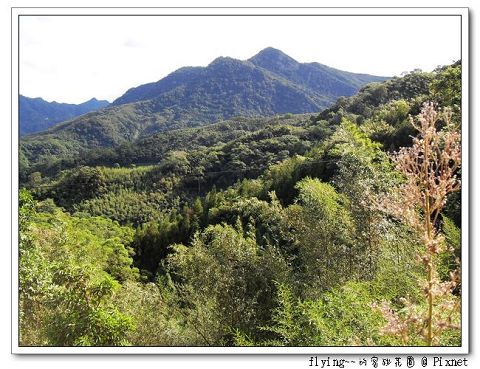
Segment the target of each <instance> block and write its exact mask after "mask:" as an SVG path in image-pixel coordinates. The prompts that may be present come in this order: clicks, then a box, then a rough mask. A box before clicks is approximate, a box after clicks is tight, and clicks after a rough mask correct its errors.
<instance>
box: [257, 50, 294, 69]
mask: <svg viewBox="0 0 480 369" xmlns="http://www.w3.org/2000/svg"><path fill="white" fill-rule="evenodd" d="M249 61H250V62H252V63H253V64H255V65H258V66H260V67H263V68H267V69H269V67H276V68H278V67H282V68H292V67H296V66H298V64H299V63H298V62H297V61H296V60H295V59H293V58H292V57H290V56H288V55H287V54H285V53H284V52H283V51H281V50H278V49H275V48H273V47H267V48H265V49H263V50H262V51H260V52H259V53H258V54H256V55H255V56H253V57H251V58H250V59H249Z"/></svg>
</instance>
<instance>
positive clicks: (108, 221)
mask: <svg viewBox="0 0 480 369" xmlns="http://www.w3.org/2000/svg"><path fill="white" fill-rule="evenodd" d="M287 61H288V60H287ZM220 62H222V61H220ZM252 62H255V63H257V64H258V65H261V64H262V63H266V61H265V60H262V58H261V57H257V58H256V60H254V61H252ZM262 65H263V64H262ZM274 67H275V65H271V66H270V68H274ZM312 68H318V66H312ZM187 72H188V73H194V71H185V73H187ZM460 76H461V64H460V63H459V62H457V63H455V64H453V65H450V66H445V67H442V68H438V69H437V70H435V71H433V72H431V73H426V72H418V71H417V72H412V73H409V74H407V75H405V76H403V77H396V78H392V79H390V80H387V81H384V82H375V83H371V84H368V85H366V86H364V87H362V88H361V89H360V90H359V91H358V93H357V94H355V95H353V96H351V97H342V98H340V99H338V100H337V102H336V103H335V104H334V105H333V106H331V107H330V108H327V109H325V110H323V111H321V112H317V113H315V114H291V113H286V114H276V115H272V116H269V117H238V118H232V119H228V120H224V119H221V120H220V121H219V122H217V123H215V124H211V125H208V126H205V127H179V128H178V129H176V130H171V131H166V132H156V133H153V134H151V135H149V136H146V137H143V138H139V139H138V140H134V141H131V142H121V143H119V144H117V145H113V146H111V147H95V148H89V149H85V150H80V151H77V149H74V151H72V152H71V154H70V155H63V154H62V155H60V156H58V157H57V156H55V152H56V151H55V150H56V148H55V145H56V144H53V143H52V142H50V141H48V140H45V141H42V142H40V141H38V142H36V143H35V145H33V143H32V141H24V142H22V146H21V151H20V165H21V172H20V180H21V190H20V204H19V206H20V208H19V209H20V213H19V223H20V225H19V226H20V244H19V253H20V254H19V255H20V259H19V260H20V269H19V274H20V275H19V277H20V286H19V288H20V290H19V294H20V295H19V296H20V345H25V346H38V345H41V346H42V345H58V346H64V345H67V346H68V345H96V346H97V345H98V346H112V345H136V346H183V345H187V346H223V345H225V346H233V345H240V346H252V345H255V346H352V345H363V346H365V345H368V346H372V345H379V346H390V345H408V346H411V345H429V346H430V345H442V346H458V345H460V343H461V334H462V332H461V330H460V329H459V325H460V318H461V316H460V309H459V306H460V302H461V294H462V291H461V281H460V280H459V272H458V271H459V268H460V264H461V260H460V257H461V252H460V247H461V245H460V232H461V223H462V220H461V216H460V209H461V204H460V193H459V191H458V190H459V186H460V178H461V163H460V151H459V150H460V114H461V110H460V103H461V89H460ZM312 83H313V82H312ZM137 92H138V91H137ZM145 93H146V92H145ZM119 106H120V107H121V106H122V105H119ZM126 106H128V104H127V105H126ZM42 145H44V146H42ZM65 150H66V151H65V152H67V153H68V152H69V151H68V150H69V148H68V147H65ZM74 152H75V154H73V153H74ZM52 153H53V154H52ZM39 155H40V156H42V155H43V156H42V160H37V161H35V162H34V161H32V158H34V157H37V156H39ZM415 155H416V156H415ZM413 157H416V158H421V160H413V159H412V158H413ZM437 169H438V170H437ZM440 172H441V173H442V175H441V176H440V175H439V174H438V173H440ZM422 175H425V176H424V177H421V176H422ZM426 183H427V184H426ZM402 191H403V192H402ZM415 196H417V197H415ZM419 199H420V200H419ZM399 200H400V202H399ZM401 200H403V201H404V205H403V208H402V205H401V204H402V202H401ZM407 200H408V201H411V204H410V203H409V204H410V205H411V206H408V209H406V207H405V204H407V202H408V201H407ZM402 209H404V210H405V209H406V210H408V211H409V212H408V214H407V212H406V211H401V210H402ZM426 235H427V236H426ZM425 286H426V287H425Z"/></svg>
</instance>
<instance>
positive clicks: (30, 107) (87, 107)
mask: <svg viewBox="0 0 480 369" xmlns="http://www.w3.org/2000/svg"><path fill="white" fill-rule="evenodd" d="M18 104H19V126H20V135H26V134H29V133H35V132H40V131H45V130H46V129H48V128H50V127H52V126H53V125H55V124H57V123H60V122H63V121H66V120H69V119H72V118H75V117H77V116H79V115H82V114H85V113H88V112H91V111H95V110H100V109H102V108H105V107H106V106H108V105H109V104H110V103H109V102H108V101H106V100H97V99H95V98H92V99H90V100H88V101H85V102H84V103H81V104H65V103H57V102H55V101H53V102H48V101H45V100H43V99H42V98H39V97H37V98H31V97H26V96H22V95H20V97H19V100H18Z"/></svg>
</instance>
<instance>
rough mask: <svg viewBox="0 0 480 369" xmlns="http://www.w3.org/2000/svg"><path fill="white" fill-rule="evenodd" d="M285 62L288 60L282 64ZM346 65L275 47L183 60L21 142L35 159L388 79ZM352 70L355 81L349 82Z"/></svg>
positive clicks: (311, 108)
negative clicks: (199, 62) (205, 60)
mask: <svg viewBox="0 0 480 369" xmlns="http://www.w3.org/2000/svg"><path fill="white" fill-rule="evenodd" d="M252 60H253V61H252ZM257 64H262V65H264V66H265V67H263V66H259V65H257ZM282 64H286V66H285V68H283V69H282V67H281V66H282ZM267 68H269V69H267ZM295 71H298V73H297V74H295ZM345 73H346V72H345ZM345 73H343V72H341V71H338V70H336V69H333V68H330V67H327V66H322V65H320V64H318V65H317V64H311V63H310V64H302V63H298V62H296V61H295V60H294V59H293V58H290V57H288V55H286V54H284V53H283V52H281V51H279V50H276V49H273V48H267V49H264V50H262V51H261V52H260V53H257V54H256V55H255V56H254V57H252V58H250V60H238V59H234V58H230V57H218V58H216V59H214V60H213V61H212V62H211V63H210V64H209V65H208V66H207V67H184V68H180V69H178V70H176V71H174V72H172V73H170V74H169V75H168V76H166V77H165V78H163V79H161V80H160V81H157V82H153V83H149V84H145V85H141V86H139V87H136V88H132V89H129V90H127V92H126V93H125V94H124V95H122V96H121V97H120V98H118V99H116V100H115V101H114V102H113V103H112V104H111V105H110V106H109V107H107V108H105V109H102V110H100V111H97V112H92V113H88V114H85V115H83V116H81V117H78V118H75V119H72V120H70V121H67V122H64V123H61V124H58V125H56V126H55V127H53V128H50V129H49V130H46V131H43V132H40V133H37V134H34V135H31V136H29V137H28V138H27V139H25V140H24V142H23V144H24V146H26V147H28V148H29V150H28V151H29V152H32V153H37V154H35V155H34V156H30V157H29V158H28V160H29V161H30V162H33V163H35V162H38V161H39V160H42V159H41V158H43V157H44V155H47V156H50V155H55V156H61V155H64V154H65V155H72V153H80V152H84V151H85V150H90V149H94V148H101V147H107V148H108V147H115V146H116V145H120V144H123V143H127V142H134V141H136V140H138V139H140V138H144V137H148V136H150V135H152V134H155V133H158V132H163V131H168V130H173V129H179V128H188V127H199V126H204V125H208V124H212V123H214V122H218V121H221V120H226V119H230V118H233V117H237V116H244V117H255V116H271V115H275V114H285V113H293V114H303V113H318V112H320V111H321V110H323V109H324V108H326V107H328V106H330V105H332V104H333V103H334V102H335V101H336V100H337V97H339V96H349V95H350V94H353V93H354V92H356V91H357V90H358V89H359V88H360V86H363V85H364V84H366V83H367V82H370V81H371V82H375V81H380V80H385V79H386V77H379V76H367V77H365V76H364V75H356V74H345ZM351 76H354V77H355V78H353V77H352V78H350V77H351ZM349 78H350V79H351V83H350V84H348V83H347V82H345V81H348V80H349ZM369 78H370V80H369ZM322 81H325V83H324V84H325V86H323V85H322ZM356 86H359V87H356ZM336 87H338V88H337V90H335V88H336ZM337 95H338V96H337Z"/></svg>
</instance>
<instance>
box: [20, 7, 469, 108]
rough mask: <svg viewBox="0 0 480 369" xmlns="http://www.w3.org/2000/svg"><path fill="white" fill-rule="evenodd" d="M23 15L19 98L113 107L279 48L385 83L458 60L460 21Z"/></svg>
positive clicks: (442, 18)
mask: <svg viewBox="0 0 480 369" xmlns="http://www.w3.org/2000/svg"><path fill="white" fill-rule="evenodd" d="M246 18H247V17H240V16H235V17H208V16H198V17H155V16H151V17H135V16H133V17H132V16H130V17H121V16H114V17H105V16H95V17H86V16H83V17H82V16H68V17H65V16H63V17H62V16H56V17H52V16H22V17H20V45H19V46H20V93H21V94H22V95H24V96H28V97H42V98H43V99H45V100H47V101H57V102H62V103H76V104H78V103H82V102H85V101H87V100H89V99H90V98H92V97H96V98H97V99H99V100H109V101H113V100H114V99H116V98H117V97H119V96H121V95H122V94H123V93H124V92H126V91H127V90H128V89H129V88H132V87H136V86H139V85H141V84H145V83H149V82H155V81H158V80H160V79H162V78H163V77H165V76H167V75H168V74H170V73H171V72H173V71H175V70H177V69H178V68H181V67H184V66H207V65H208V64H209V63H211V62H212V61H213V60H214V59H215V58H217V57H219V56H228V57H232V58H235V59H240V60H247V59H249V58H250V57H252V56H253V55H255V54H257V53H258V52H259V51H260V50H262V49H264V48H266V47H274V48H276V49H279V50H281V51H282V52H284V53H285V54H287V55H289V56H290V57H292V58H293V59H295V60H297V61H298V62H300V63H308V62H318V63H321V64H324V65H327V66H329V67H332V68H336V69H340V70H344V71H348V72H354V73H367V74H372V75H378V76H395V75H400V74H401V73H403V72H406V71H411V70H413V69H416V68H420V69H422V70H426V71H431V70H433V69H434V68H435V67H437V66H438V65H445V64H450V63H452V62H454V61H456V60H459V59H460V55H461V54H460V53H461V48H460V44H461V37H460V17H459V16H388V17H387V16H384V17H372V16H354V17H351V16H349V17H347V16H323V17H315V16H312V17H298V16H291V17H248V19H246Z"/></svg>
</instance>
